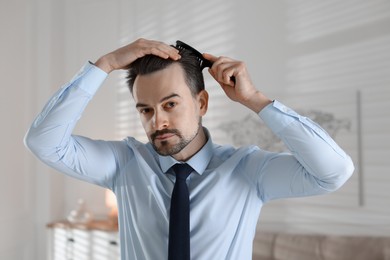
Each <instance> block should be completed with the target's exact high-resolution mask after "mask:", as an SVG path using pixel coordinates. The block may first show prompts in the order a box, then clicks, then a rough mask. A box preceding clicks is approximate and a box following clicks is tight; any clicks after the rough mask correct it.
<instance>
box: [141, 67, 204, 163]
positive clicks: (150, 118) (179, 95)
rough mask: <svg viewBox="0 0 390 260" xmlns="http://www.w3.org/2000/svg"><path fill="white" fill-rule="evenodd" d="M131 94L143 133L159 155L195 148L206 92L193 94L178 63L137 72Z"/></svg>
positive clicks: (185, 151) (188, 151)
mask: <svg viewBox="0 0 390 260" xmlns="http://www.w3.org/2000/svg"><path fill="white" fill-rule="evenodd" d="M133 96H134V100H135V103H136V107H137V110H138V112H139V113H140V118H141V122H142V125H143V127H144V129H145V132H146V135H147V136H148V138H149V141H150V142H151V144H152V145H153V147H154V149H155V150H156V151H157V152H158V153H159V154H160V155H172V156H174V155H177V154H179V153H183V152H184V153H186V154H187V155H188V154H189V153H195V152H197V149H196V147H198V146H199V144H198V143H199V142H200V139H201V138H200V135H199V132H200V131H203V130H202V129H201V117H202V116H203V115H204V114H205V113H206V110H207V93H206V92H205V91H203V92H201V93H200V94H198V95H197V96H196V97H193V96H192V94H191V91H190V89H189V87H188V85H187V83H186V82H185V78H184V71H183V70H182V68H181V66H180V65H178V64H172V65H170V66H168V67H167V68H165V69H163V70H160V71H156V72H153V73H151V74H147V75H142V76H137V78H136V80H135V82H134V88H133ZM202 145H203V144H202ZM193 149H195V150H194V151H192V150H193ZM191 155H192V154H191ZM174 157H175V156H174Z"/></svg>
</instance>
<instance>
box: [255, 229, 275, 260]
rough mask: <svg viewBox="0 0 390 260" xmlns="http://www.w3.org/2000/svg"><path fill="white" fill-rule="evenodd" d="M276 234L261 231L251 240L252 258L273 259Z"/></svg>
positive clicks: (259, 259)
mask: <svg viewBox="0 0 390 260" xmlns="http://www.w3.org/2000/svg"><path fill="white" fill-rule="evenodd" d="M275 237H276V234H272V233H266V232H261V233H258V234H257V235H256V237H255V240H254V241H253V260H273V259H274V258H273V247H274V241H275Z"/></svg>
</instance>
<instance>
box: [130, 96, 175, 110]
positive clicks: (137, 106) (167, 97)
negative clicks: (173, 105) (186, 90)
mask: <svg viewBox="0 0 390 260" xmlns="http://www.w3.org/2000/svg"><path fill="white" fill-rule="evenodd" d="M173 97H180V95H179V94H175V93H173V94H171V95H169V96H166V97H163V98H162V99H161V100H160V103H162V102H164V101H166V100H168V99H170V98H173ZM135 107H136V108H139V107H148V105H146V104H143V103H137V104H136V105H135Z"/></svg>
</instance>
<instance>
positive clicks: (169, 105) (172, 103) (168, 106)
mask: <svg viewBox="0 0 390 260" xmlns="http://www.w3.org/2000/svg"><path fill="white" fill-rule="evenodd" d="M174 106H176V103H175V102H168V103H167V104H166V105H165V107H167V108H173V107H174Z"/></svg>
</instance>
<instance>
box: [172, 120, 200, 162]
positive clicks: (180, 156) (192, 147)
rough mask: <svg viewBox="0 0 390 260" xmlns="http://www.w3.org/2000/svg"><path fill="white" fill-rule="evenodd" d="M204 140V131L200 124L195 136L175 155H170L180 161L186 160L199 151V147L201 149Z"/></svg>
mask: <svg viewBox="0 0 390 260" xmlns="http://www.w3.org/2000/svg"><path fill="white" fill-rule="evenodd" d="M206 142H207V137H206V133H205V131H204V129H203V127H202V126H201V125H200V126H199V131H198V134H197V135H196V136H195V138H194V139H193V140H192V141H191V142H190V143H189V144H188V145H187V146H186V147H185V148H184V149H183V150H181V151H180V152H178V153H177V154H175V155H172V157H173V158H175V159H176V160H177V161H180V162H185V161H188V160H189V159H190V158H191V157H192V156H194V155H195V154H196V153H197V152H199V151H200V149H202V147H203V146H204V145H205V144H206Z"/></svg>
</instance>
